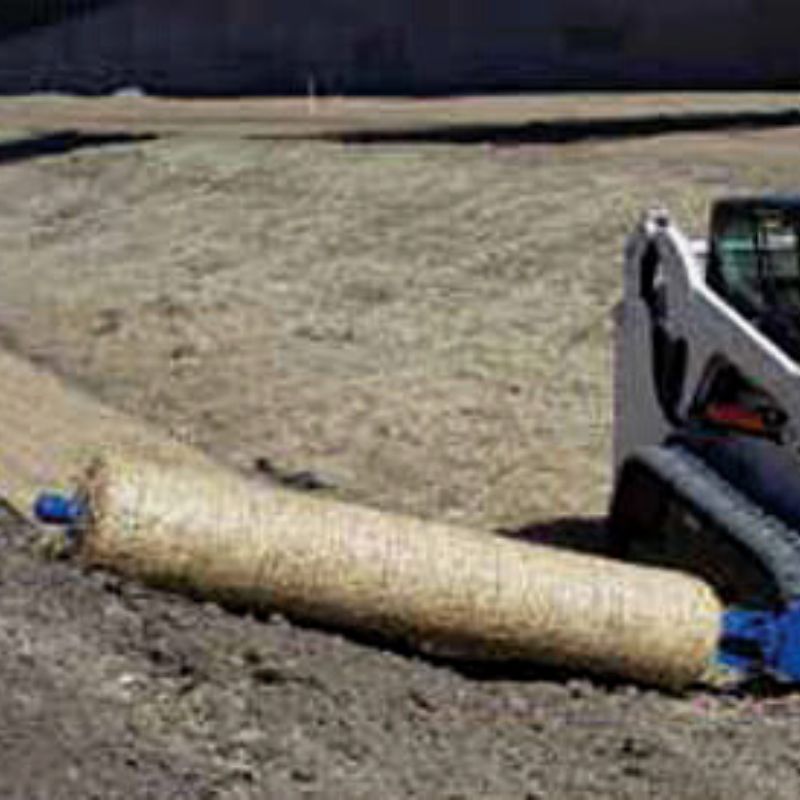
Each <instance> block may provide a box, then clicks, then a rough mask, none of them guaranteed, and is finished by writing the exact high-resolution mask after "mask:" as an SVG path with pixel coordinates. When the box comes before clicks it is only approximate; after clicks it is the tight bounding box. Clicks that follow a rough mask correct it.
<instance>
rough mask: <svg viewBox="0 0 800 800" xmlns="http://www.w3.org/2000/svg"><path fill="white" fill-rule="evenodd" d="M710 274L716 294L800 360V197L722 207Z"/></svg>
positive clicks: (715, 221) (715, 217)
mask: <svg viewBox="0 0 800 800" xmlns="http://www.w3.org/2000/svg"><path fill="white" fill-rule="evenodd" d="M707 274H708V283H709V286H710V287H711V288H712V289H714V291H716V292H717V293H718V294H719V295H721V296H722V297H723V298H724V299H725V300H726V301H727V302H728V303H729V304H730V305H731V306H732V307H733V308H735V309H736V310H737V311H738V312H739V313H740V314H742V315H743V316H744V317H746V318H747V319H748V320H750V321H751V322H752V323H753V324H754V325H755V326H756V327H757V328H759V330H761V332H762V333H764V334H765V335H766V336H767V337H769V338H770V339H771V340H772V341H773V342H774V343H775V344H777V345H778V346H779V347H781V348H782V349H783V350H785V351H786V352H787V353H788V354H789V355H790V356H792V357H793V358H795V359H797V360H800V196H796V197H794V196H792V197H780V196H774V197H760V198H741V199H735V200H723V201H720V202H718V203H717V204H716V205H715V207H714V210H713V212H712V217H711V237H710V246H709V258H708V273H707Z"/></svg>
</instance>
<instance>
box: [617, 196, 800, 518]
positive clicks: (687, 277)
mask: <svg viewBox="0 0 800 800" xmlns="http://www.w3.org/2000/svg"><path fill="white" fill-rule="evenodd" d="M615 321H616V330H615V338H616V341H615V356H616V362H615V376H614V378H615V387H614V389H615V396H614V407H615V408H614V411H615V426H614V461H615V469H616V470H617V472H619V470H620V469H621V467H622V465H623V464H624V462H625V460H626V459H627V458H628V457H629V456H630V455H631V454H632V453H633V452H634V451H636V450H637V449H639V448H641V447H643V446H647V445H659V444H662V443H664V442H665V440H667V439H668V438H669V437H671V436H672V435H674V434H677V433H680V432H681V431H683V430H684V429H685V426H687V424H688V422H689V419H690V414H691V410H692V408H693V405H694V404H695V403H696V401H697V398H698V397H699V396H700V395H701V394H702V391H703V387H704V384H706V383H707V382H708V380H709V375H710V374H713V371H714V365H715V364H720V363H725V364H729V365H732V366H734V367H735V368H736V369H737V370H738V371H739V372H741V374H742V375H744V376H746V377H747V379H748V380H749V381H750V382H752V384H753V385H755V386H757V387H759V388H760V389H763V390H764V391H765V392H766V393H768V394H769V396H770V397H771V398H773V399H774V401H775V402H776V403H777V404H778V405H779V406H780V407H781V408H782V409H783V411H784V412H785V414H786V416H787V421H786V423H785V424H784V425H783V427H782V430H781V437H780V441H778V442H765V441H762V440H758V439H755V438H753V437H745V436H736V435H732V436H726V437H722V438H721V439H720V441H719V442H715V443H714V454H715V457H716V458H719V459H722V460H724V461H725V462H726V463H727V465H728V466H729V467H730V470H731V471H732V472H733V473H736V474H737V475H740V476H741V482H742V483H750V484H752V485H754V486H758V487H760V490H761V493H762V494H766V495H768V496H772V497H773V498H774V501H775V502H776V503H779V504H780V505H781V506H783V507H784V509H787V508H788V509H790V510H793V511H794V512H795V513H794V514H792V515H793V516H797V518H798V519H800V449H799V448H800V428H799V427H798V425H800V366H798V364H797V363H796V362H795V360H794V359H792V358H791V357H790V356H789V355H787V354H786V353H785V352H784V351H783V350H781V349H780V347H779V346H777V345H776V344H775V343H774V342H773V341H771V340H770V339H769V338H767V336H766V335H764V334H763V333H762V332H761V331H759V330H758V329H757V328H756V327H755V325H754V324H753V323H752V322H750V321H748V320H747V319H746V318H745V317H744V316H743V315H741V314H740V313H738V312H737V311H736V310H735V309H734V308H732V307H731V306H730V305H729V304H728V303H726V302H725V300H724V299H723V298H722V297H720V296H719V295H718V294H717V293H716V292H715V291H714V290H713V289H711V288H710V287H709V285H708V284H707V282H706V249H705V247H704V245H703V244H699V243H693V242H691V241H690V240H689V239H688V238H687V237H686V236H685V235H684V234H683V233H682V232H681V231H680V230H679V229H678V228H677V227H676V226H675V225H674V224H673V223H672V221H671V220H670V218H669V216H668V215H667V214H666V213H665V212H663V211H651V212H648V213H647V214H646V215H645V216H644V218H643V219H642V220H641V222H640V223H639V225H638V226H637V228H636V229H635V230H634V232H633V234H632V235H631V236H630V238H629V240H628V243H627V247H626V251H625V272H624V296H623V300H622V302H621V303H620V304H619V306H618V307H617V309H616V315H615ZM656 329H658V330H656ZM659 338H660V339H661V340H662V341H663V342H666V343H667V345H668V346H669V347H671V348H672V349H673V351H674V352H678V351H679V352H680V354H681V358H680V360H681V362H682V364H681V365H680V367H681V368H680V369H676V370H675V372H676V374H675V375H674V376H673V375H671V374H670V375H665V374H664V370H663V367H664V365H663V364H661V365H660V364H659V359H658V357H657V355H658V354H657V353H656V349H657V348H658V344H657V339H659ZM659 370H661V372H659ZM660 384H661V385H660ZM665 395H666V396H668V400H669V402H668V403H665V402H664V396H665Z"/></svg>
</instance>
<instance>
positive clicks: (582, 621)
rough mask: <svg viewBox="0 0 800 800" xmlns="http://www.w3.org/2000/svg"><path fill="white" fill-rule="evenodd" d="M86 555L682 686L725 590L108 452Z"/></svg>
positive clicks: (181, 581) (698, 664)
mask: <svg viewBox="0 0 800 800" xmlns="http://www.w3.org/2000/svg"><path fill="white" fill-rule="evenodd" d="M85 490H86V492H87V496H88V498H89V503H90V509H91V514H92V517H91V520H90V523H89V526H88V529H87V531H86V533H85V537H84V540H83V546H82V556H83V558H84V559H85V560H86V561H87V562H89V563H91V564H95V565H100V566H105V567H109V568H113V569H115V570H117V571H121V572H123V573H127V574H129V575H133V576H137V577H140V578H143V579H145V580H148V581H150V582H152V583H155V584H157V585H161V586H166V587H169V588H173V589H179V590H185V591H190V592H192V593H194V594H196V595H201V596H204V597H207V598H211V599H216V600H219V601H221V602H223V603H226V604H229V605H234V606H238V607H245V608H249V609H253V610H261V611H270V610H280V611H282V612H284V613H286V614H287V615H289V616H292V617H294V618H298V619H302V620H307V621H315V622H318V623H322V624H324V625H328V626H330V625H333V626H340V627H341V626H344V627H347V628H351V629H358V630H361V631H371V632H378V633H381V634H383V635H384V636H387V637H389V638H392V639H399V640H403V641H404V642H406V643H410V644H412V645H413V646H417V647H422V648H426V647H433V648H434V649H436V650H438V651H440V652H444V653H446V654H448V655H460V656H469V657H479V658H487V659H512V660H516V659H524V660H530V661H533V662H537V663H542V664H551V665H556V666H563V667H568V668H572V669H576V670H588V671H591V672H596V673H606V674H614V675H619V676H623V677H627V678H631V679H635V680H639V681H644V682H647V683H652V684H660V685H664V686H668V687H672V688H679V687H682V686H685V685H686V684H688V683H690V682H693V681H694V680H696V679H697V678H698V677H699V676H700V675H701V673H702V672H703V671H704V669H705V668H706V666H707V664H708V662H709V660H710V658H711V655H712V653H713V652H714V649H715V646H716V644H717V638H718V634H719V617H720V611H721V609H720V606H719V604H718V601H717V600H716V598H715V596H714V595H713V593H712V592H711V590H710V589H709V588H707V587H706V586H705V585H704V584H703V583H701V582H699V581H697V580H695V579H694V578H691V577H689V576H685V575H682V574H679V573H673V572H666V571H661V570H654V569H646V568H641V567H634V566H631V565H628V564H622V563H618V562H613V561H606V560H603V559H599V558H595V557H590V556H586V555H578V554H575V553H570V552H566V551H559V550H555V549H550V548H545V547H535V546H532V545H529V544H525V543H522V542H515V541H511V540H508V539H503V538H500V537H495V536H492V535H490V534H481V533H478V532H475V531H470V530H464V529H460V528H456V527H451V526H447V525H441V524H435V523H430V522H425V521H422V520H417V519H411V518H406V517H400V516H394V515H391V514H385V513H380V512H378V511H375V510H371V509H367V508H360V507H354V506H347V505H343V504H338V503H333V502H329V501H326V500H322V499H319V498H314V497H308V496H305V495H299V494H294V493H290V492H287V491H285V490H281V489H273V488H269V487H266V486H263V485H260V484H255V483H252V482H250V481H247V480H245V479H244V478H240V477H238V476H236V475H234V474H232V473H228V472H226V471H224V470H222V469H217V468H209V469H205V468H204V469H196V468H192V467H188V466H182V467H165V466H164V465H159V464H154V463H151V462H148V461H142V460H138V459H136V458H133V459H126V458H121V457H114V456H111V457H108V458H104V460H102V461H101V462H98V463H97V464H96V465H95V467H94V468H93V470H92V471H91V472H90V475H89V477H88V478H87V480H86V483H85Z"/></svg>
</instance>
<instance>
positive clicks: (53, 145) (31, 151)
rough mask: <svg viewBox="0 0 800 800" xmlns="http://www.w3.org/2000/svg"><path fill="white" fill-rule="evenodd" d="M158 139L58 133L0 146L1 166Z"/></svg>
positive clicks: (121, 134)
mask: <svg viewBox="0 0 800 800" xmlns="http://www.w3.org/2000/svg"><path fill="white" fill-rule="evenodd" d="M156 138H157V137H156V136H155V135H154V134H151V133H123V132H120V133H87V132H81V131H56V132H54V133H45V134H41V135H37V136H27V137H25V138H23V139H12V140H10V141H7V142H0V164H13V163H16V162H18V161H29V160H31V159H34V158H44V157H45V156H54V155H64V154H66V153H71V152H73V151H75V150H86V149H93V148H98V147H108V146H110V145H115V144H132V143H137V142H149V141H152V140H153V139H156Z"/></svg>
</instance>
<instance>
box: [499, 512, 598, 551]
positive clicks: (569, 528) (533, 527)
mask: <svg viewBox="0 0 800 800" xmlns="http://www.w3.org/2000/svg"><path fill="white" fill-rule="evenodd" d="M497 533H499V534H500V535H501V536H505V537H507V538H509V539H519V540H522V541H525V542H530V543H531V544H545V545H549V546H550V547H562V548H564V549H566V550H577V551H579V552H581V553H595V554H597V555H603V554H605V553H607V551H608V533H607V531H606V524H605V519H604V518H603V517H563V518H559V519H552V520H547V521H545V522H536V523H533V524H530V525H524V526H522V527H520V528H510V529H509V528H501V529H499V530H498V531H497Z"/></svg>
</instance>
